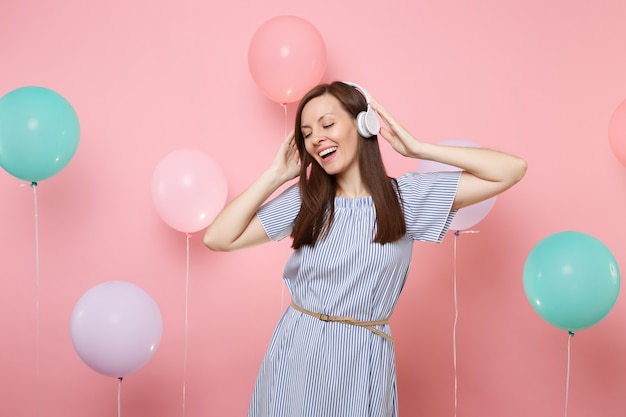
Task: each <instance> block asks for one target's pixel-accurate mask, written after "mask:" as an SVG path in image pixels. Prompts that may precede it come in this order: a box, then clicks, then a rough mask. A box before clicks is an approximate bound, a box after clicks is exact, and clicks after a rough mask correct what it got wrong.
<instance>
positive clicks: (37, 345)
mask: <svg viewBox="0 0 626 417" xmlns="http://www.w3.org/2000/svg"><path fill="white" fill-rule="evenodd" d="M30 187H31V188H32V189H33V203H34V204H33V206H34V211H35V219H34V220H35V338H36V341H35V355H36V357H37V359H36V368H37V370H36V372H37V387H38V388H37V415H38V416H40V415H41V398H40V393H39V386H40V384H41V358H40V356H41V352H40V350H41V348H40V341H39V337H40V336H39V327H40V319H39V208H38V205H37V183H36V182H34V181H33V182H31V183H30Z"/></svg>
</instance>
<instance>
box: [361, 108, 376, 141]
mask: <svg viewBox="0 0 626 417" xmlns="http://www.w3.org/2000/svg"><path fill="white" fill-rule="evenodd" d="M356 128H357V131H358V132H359V135H361V136H363V137H364V138H371V137H372V136H375V135H377V134H378V132H379V131H380V122H379V121H378V118H377V117H376V113H375V112H374V111H373V110H372V109H371V107H370V106H367V111H362V112H361V113H359V114H358V115H357V116H356Z"/></svg>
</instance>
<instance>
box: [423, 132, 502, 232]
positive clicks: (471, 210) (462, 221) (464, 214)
mask: <svg viewBox="0 0 626 417" xmlns="http://www.w3.org/2000/svg"><path fill="white" fill-rule="evenodd" d="M439 145H445V146H466V147H470V148H480V146H479V145H477V144H475V143H474V142H471V141H469V140H464V139H448V140H444V141H441V142H439ZM416 171H417V172H422V173H425V172H442V171H460V169H459V168H457V167H454V166H452V165H447V164H442V163H440V162H434V161H426V160H422V161H420V162H419V164H418V166H417V170H416ZM495 203H496V197H491V198H489V199H487V200H484V201H481V202H480V203H476V204H472V205H471V206H467V207H463V208H462V209H460V210H459V211H458V212H457V213H456V216H455V217H454V220H452V223H451V224H450V229H449V230H465V229H468V228H470V227H472V226H474V225H476V224H477V223H478V222H480V221H481V220H482V219H484V218H485V216H487V214H489V212H490V211H491V209H492V207H493V205H494V204H495Z"/></svg>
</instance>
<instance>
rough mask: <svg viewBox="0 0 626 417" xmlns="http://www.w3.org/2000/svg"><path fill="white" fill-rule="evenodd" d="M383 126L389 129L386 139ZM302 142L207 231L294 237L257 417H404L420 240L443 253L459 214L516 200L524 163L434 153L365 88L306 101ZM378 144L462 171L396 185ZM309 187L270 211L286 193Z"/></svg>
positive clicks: (465, 152)
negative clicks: (411, 292)
mask: <svg viewBox="0 0 626 417" xmlns="http://www.w3.org/2000/svg"><path fill="white" fill-rule="evenodd" d="M376 114H378V116H380V118H381V119H382V120H383V121H384V123H385V124H386V127H383V128H382V129H380V130H379V125H378V119H377V118H376ZM295 125H296V126H295V131H294V132H292V133H291V134H290V135H289V136H288V137H287V138H286V139H285V141H284V142H283V143H282V144H281V146H280V148H279V150H278V153H277V154H276V156H275V158H274V160H273V162H272V163H271V164H270V166H269V168H268V169H267V170H266V171H264V172H263V173H262V174H261V176H260V177H258V178H257V180H256V181H254V182H253V183H252V185H250V187H249V188H247V189H246V190H245V191H244V192H243V193H242V194H241V195H239V196H238V197H237V198H235V199H234V200H233V201H232V202H231V203H229V204H228V205H227V206H226V207H225V208H224V210H223V211H222V212H221V213H220V214H219V215H218V216H217V217H216V219H215V220H214V222H213V223H212V224H211V225H210V226H209V227H208V228H207V230H206V233H205V235H204V244H205V245H206V246H207V247H208V248H209V249H212V250H217V251H232V250H238V249H243V248H248V247H251V246H255V245H259V244H261V243H265V242H269V241H272V240H280V239H282V238H284V237H286V236H289V235H290V236H291V237H292V239H293V243H292V247H293V249H294V252H293V254H292V256H291V257H290V259H289V260H288V262H287V265H286V267H285V269H284V274H283V279H284V280H285V283H286V285H287V287H288V288H289V291H290V294H291V300H292V304H291V306H289V308H287V310H286V311H285V313H284V314H283V317H282V318H281V320H280V322H279V323H278V326H277V327H276V330H275V332H274V335H273V338H272V340H271V342H270V346H269V348H268V350H267V353H266V355H265V358H264V359H263V362H262V364H261V369H260V371H259V374H258V377H257V382H256V385H255V388H254V393H253V395H252V400H251V403H250V408H249V414H248V415H249V417H294V416H298V417H309V416H310V417H320V416H327V417H330V416H332V417H348V416H350V417H352V416H359V417H393V416H396V415H397V413H398V407H397V391H396V381H395V378H396V372H395V362H394V348H393V339H392V337H391V333H390V330H389V326H388V319H389V317H390V316H391V313H392V312H393V309H394V306H395V304H396V301H397V299H398V297H399V295H400V292H401V290H402V287H403V285H404V282H405V280H406V277H407V274H408V270H409V265H410V262H411V253H412V245H413V241H415V240H420V241H432V242H440V241H441V240H442V239H443V237H444V235H445V233H446V232H447V230H448V227H449V225H450V223H451V222H452V220H453V218H454V215H455V213H456V211H457V210H458V209H460V208H463V207H466V206H469V205H471V204H475V203H478V202H480V201H483V200H485V199H488V198H490V197H493V196H495V195H497V194H500V193H502V192H503V191H505V190H507V189H508V188H510V187H511V186H513V185H514V184H515V183H517V182H518V181H519V180H521V179H522V177H523V176H524V174H525V172H526V162H525V161H524V160H522V159H520V158H518V157H516V156H513V155H509V154H506V153H502V152H498V151H494V150H489V149H484V148H465V147H450V146H441V145H434V144H428V143H423V142H420V141H418V140H416V139H415V138H414V137H413V136H412V135H411V134H410V133H409V132H407V131H406V129H405V128H404V127H402V125H400V124H399V123H398V122H397V121H396V120H395V119H394V118H393V117H392V116H391V115H390V114H389V113H388V112H387V111H386V110H385V109H384V108H383V107H382V106H381V105H380V104H378V103H377V102H376V101H375V100H373V99H371V98H370V97H369V96H368V94H367V92H366V91H365V90H364V89H363V88H361V87H359V86H358V85H356V84H351V83H344V82H333V83H332V84H323V85H319V86H317V87H315V88H313V89H312V90H311V91H310V92H308V93H307V94H306V95H305V96H304V97H303V99H302V100H301V102H300V104H299V107H298V110H297V113H296V123H295ZM378 134H380V136H382V137H383V138H384V139H385V140H387V141H388V142H389V143H390V144H391V146H392V147H393V149H395V150H396V151H397V152H399V153H400V154H402V155H404V156H406V157H411V158H419V159H428V160H433V161H437V162H441V163H444V164H449V165H453V166H456V167H459V168H460V169H461V170H462V171H456V172H440V173H428V174H418V173H414V172H412V173H407V174H405V175H403V176H401V177H399V178H398V179H394V178H390V177H388V175H387V174H386V171H385V167H384V164H383V161H382V158H381V154H380V149H379V146H378V140H377V138H378ZM297 176H299V181H298V183H296V184H293V185H291V186H290V187H289V188H287V189H286V190H285V191H283V192H282V193H281V194H280V195H279V196H278V197H276V198H275V199H273V200H271V201H269V202H266V200H267V199H268V198H269V197H270V195H272V194H273V193H274V192H275V191H276V190H277V189H278V188H279V187H280V186H282V185H283V184H285V183H286V182H288V181H290V180H292V179H294V178H296V177H297Z"/></svg>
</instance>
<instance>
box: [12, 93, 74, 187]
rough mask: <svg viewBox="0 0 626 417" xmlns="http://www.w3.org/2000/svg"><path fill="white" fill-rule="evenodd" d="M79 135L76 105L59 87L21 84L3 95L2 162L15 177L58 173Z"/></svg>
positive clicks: (29, 178)
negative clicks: (25, 85) (69, 100)
mask: <svg viewBox="0 0 626 417" xmlns="http://www.w3.org/2000/svg"><path fill="white" fill-rule="evenodd" d="M79 137H80V126H79V122H78V117H77V116H76V112H75V111H74V108H73V107H72V105H71V104H70V103H69V102H68V101H67V100H66V99H65V98H64V97H63V96H61V95H60V94H59V93H57V92H55V91H52V90H50V89H48V88H44V87H21V88H17V89H15V90H13V91H11V92H9V93H7V94H6V95H4V96H3V97H2V98H0V166H2V168H4V170H5V171H7V172H8V173H9V174H11V175H13V176H14V177H17V178H20V179H23V180H26V181H31V182H37V181H41V180H45V179H47V178H50V177H52V176H53V175H55V174H57V173H58V172H60V171H61V170H62V169H63V168H65V167H66V166H67V164H68V163H69V162H70V161H71V160H72V158H73V157H74V154H75V153H76V149H77V148H78V142H79Z"/></svg>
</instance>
